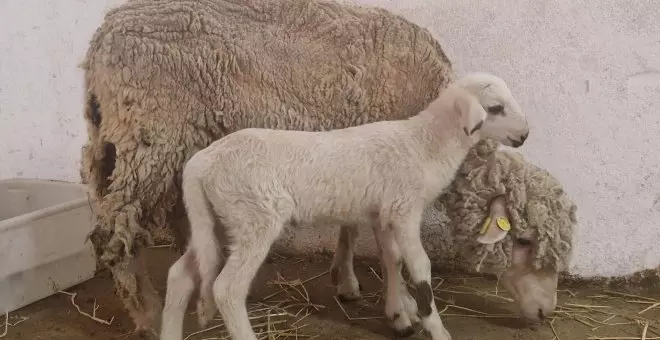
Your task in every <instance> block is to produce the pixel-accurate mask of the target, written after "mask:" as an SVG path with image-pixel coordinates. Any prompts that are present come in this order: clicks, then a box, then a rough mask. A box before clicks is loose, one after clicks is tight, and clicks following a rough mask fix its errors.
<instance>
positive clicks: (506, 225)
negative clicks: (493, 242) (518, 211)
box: [497, 217, 511, 231]
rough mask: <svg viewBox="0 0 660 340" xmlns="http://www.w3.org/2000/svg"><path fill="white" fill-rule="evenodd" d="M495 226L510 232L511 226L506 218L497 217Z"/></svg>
mask: <svg viewBox="0 0 660 340" xmlns="http://www.w3.org/2000/svg"><path fill="white" fill-rule="evenodd" d="M497 226H498V227H500V229H502V230H504V231H509V230H511V224H510V223H509V220H507V219H506V217H498V218H497Z"/></svg>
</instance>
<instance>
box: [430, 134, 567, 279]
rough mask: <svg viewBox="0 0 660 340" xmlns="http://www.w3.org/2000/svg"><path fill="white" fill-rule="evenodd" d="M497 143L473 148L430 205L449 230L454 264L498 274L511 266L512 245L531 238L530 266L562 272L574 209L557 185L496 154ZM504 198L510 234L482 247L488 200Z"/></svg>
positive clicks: (508, 155) (516, 159) (510, 156)
mask: <svg viewBox="0 0 660 340" xmlns="http://www.w3.org/2000/svg"><path fill="white" fill-rule="evenodd" d="M498 146H499V144H498V143H497V142H495V141H493V140H488V139H487V140H484V141H481V142H479V143H478V144H477V145H476V146H474V147H473V148H472V149H471V150H470V152H469V153H468V155H467V157H466V159H465V161H464V162H463V164H462V165H461V167H460V169H459V170H458V172H457V175H456V179H455V180H454V181H453V182H452V184H451V186H450V187H449V188H447V191H446V192H445V193H443V195H442V196H441V197H440V198H439V199H438V200H437V201H436V202H435V204H436V207H437V208H438V209H441V210H445V211H446V214H447V217H448V218H449V220H450V223H451V225H452V226H453V228H452V230H453V234H454V237H455V240H456V243H457V244H460V245H461V246H460V247H458V255H459V256H458V259H457V261H458V262H461V263H462V264H463V265H464V266H466V267H467V268H468V269H469V270H471V271H476V272H482V273H489V274H494V275H499V274H502V273H503V272H504V271H505V270H506V269H507V268H508V267H509V266H510V265H511V251H512V247H513V242H514V240H515V239H516V238H517V237H518V236H520V235H530V234H531V235H536V236H537V242H535V243H534V245H535V251H534V254H535V255H534V259H533V262H532V263H533V267H534V268H535V269H537V270H552V271H555V272H560V271H564V270H566V269H567V267H568V265H569V262H570V259H571V254H572V244H573V232H574V228H575V225H576V223H577V217H576V212H577V206H576V205H575V204H573V202H572V201H571V200H570V199H569V197H568V196H567V195H566V193H565V192H564V189H563V188H562V186H561V184H560V183H559V181H558V180H557V179H556V178H555V177H553V176H552V175H551V174H550V173H549V172H548V171H546V170H544V169H541V168H539V167H537V166H535V165H533V164H531V163H529V162H527V161H526V160H525V159H524V158H523V156H522V155H521V154H519V153H514V152H508V151H502V150H498ZM499 195H504V196H505V197H506V202H507V206H506V210H507V212H508V214H509V218H510V222H511V226H512V227H511V230H510V231H509V233H508V236H507V237H505V238H504V239H503V240H502V241H500V242H498V243H496V244H493V245H483V244H481V243H479V242H478V241H477V236H478V233H479V230H480V229H481V227H482V225H483V223H484V221H485V220H486V217H487V216H488V214H489V204H490V202H491V200H492V199H493V198H495V197H497V196H499Z"/></svg>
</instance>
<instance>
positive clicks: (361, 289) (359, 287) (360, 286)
mask: <svg viewBox="0 0 660 340" xmlns="http://www.w3.org/2000/svg"><path fill="white" fill-rule="evenodd" d="M358 289H359V290H360V291H361V292H363V291H364V289H363V288H362V284H361V283H358Z"/></svg>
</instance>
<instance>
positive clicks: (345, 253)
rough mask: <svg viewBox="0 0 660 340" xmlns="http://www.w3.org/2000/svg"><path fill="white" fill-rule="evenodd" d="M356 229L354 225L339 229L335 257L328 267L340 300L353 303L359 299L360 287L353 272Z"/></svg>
mask: <svg viewBox="0 0 660 340" xmlns="http://www.w3.org/2000/svg"><path fill="white" fill-rule="evenodd" d="M357 237H358V229H357V227H356V226H354V225H342V226H341V227H340V228H339V239H338V240H337V247H336V249H335V255H334V257H333V259H332V266H331V267H330V277H331V279H332V284H333V285H335V286H337V295H338V296H339V299H340V300H343V301H354V300H358V299H360V297H361V295H360V291H361V290H362V287H361V286H360V282H359V281H358V279H357V276H355V271H354V270H353V255H354V252H355V243H356V239H357Z"/></svg>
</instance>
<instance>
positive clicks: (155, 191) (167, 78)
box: [81, 0, 454, 323]
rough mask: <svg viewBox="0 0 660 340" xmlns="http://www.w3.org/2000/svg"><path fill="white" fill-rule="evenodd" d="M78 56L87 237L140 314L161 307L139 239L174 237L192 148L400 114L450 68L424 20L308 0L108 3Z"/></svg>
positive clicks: (416, 105) (424, 98)
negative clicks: (268, 131)
mask: <svg viewBox="0 0 660 340" xmlns="http://www.w3.org/2000/svg"><path fill="white" fill-rule="evenodd" d="M82 67H83V69H84V70H85V86H86V111H85V119H86V121H87V128H88V135H89V140H88V142H87V143H86V145H85V146H84V148H83V157H82V169H81V174H82V177H83V180H84V181H85V182H86V183H88V184H89V188H90V193H91V195H92V198H93V200H92V201H93V204H94V205H93V208H94V212H95V216H96V219H97V221H96V227H95V230H94V231H93V232H92V234H91V235H90V239H91V241H92V243H93V244H94V247H95V249H96V253H97V256H98V257H99V259H100V261H101V262H102V263H104V264H106V265H108V266H109V267H110V269H111V270H112V272H113V277H114V279H115V283H116V286H117V288H118V294H119V296H120V297H122V299H123V301H124V303H125V305H126V306H127V308H128V309H129V311H131V314H132V316H133V318H134V321H136V322H140V321H139V320H138V319H140V318H146V319H153V318H155V317H156V316H154V315H149V313H151V312H153V311H156V310H159V309H160V306H158V305H157V304H158V297H157V295H156V294H155V291H154V290H153V287H152V286H151V283H150V280H149V279H148V276H147V273H146V270H145V269H144V268H143V266H142V265H141V264H140V263H141V262H140V261H138V260H136V259H137V258H138V257H137V256H138V255H139V250H140V249H141V248H143V247H145V246H147V245H149V244H152V243H153V242H154V241H156V242H159V241H160V242H162V241H166V242H167V241H171V232H170V230H169V225H170V222H171V221H172V218H173V217H174V216H179V215H181V213H182V204H181V201H180V187H179V185H180V180H179V177H180V172H181V169H182V167H183V164H184V162H185V161H186V160H187V159H188V158H189V157H190V156H191V155H192V154H193V153H194V152H195V151H197V150H199V149H202V148H204V147H206V146H207V145H208V144H210V142H212V141H213V140H215V139H217V138H220V137H222V136H223V135H226V134H227V133H230V132H233V131H236V130H239V129H242V128H248V127H267V128H277V129H297V130H329V129H335V128H344V127H348V126H354V125H359V124H362V123H367V122H373V121H379V120H391V119H402V118H405V117H409V116H412V115H414V114H416V113H417V112H418V111H420V110H421V109H422V108H423V107H424V106H425V105H427V104H428V103H429V102H430V101H431V100H432V99H433V98H435V97H436V96H437V94H438V92H439V91H440V90H441V89H443V88H444V87H445V86H446V85H447V83H448V82H450V81H452V80H453V78H454V73H453V71H452V67H451V63H450V61H449V60H448V59H447V57H446V56H445V54H444V53H443V51H442V49H441V48H440V46H439V44H438V43H437V42H436V41H435V40H434V39H433V38H432V36H431V35H430V34H429V32H428V31H426V30H425V29H422V28H420V27H418V26H416V25H414V24H412V23H410V22H408V21H406V20H404V19H403V18H401V17H399V16H396V15H393V14H391V13H389V12H387V11H385V10H381V9H375V8H361V7H353V6H348V5H340V4H337V3H333V2H321V1H316V0H242V1H235V0H234V1H229V0H194V1H193V0H134V1H130V2H127V3H125V4H124V5H122V6H120V7H118V8H116V9H114V10H111V11H109V12H108V13H107V15H106V17H105V20H104V22H103V23H102V25H101V26H100V27H99V28H98V29H97V31H96V33H95V34H94V36H93V38H92V40H91V42H90V45H89V49H88V51H87V55H86V59H85V61H84V62H83V64H82ZM174 236H175V237H176V238H177V241H178V243H179V244H178V245H179V246H182V244H181V237H182V236H181V235H176V233H175V235H174ZM149 301H151V302H149ZM149 303H153V304H154V305H151V306H147V305H145V304H149ZM143 321H144V320H143ZM144 322H145V323H149V322H148V321H144Z"/></svg>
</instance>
